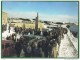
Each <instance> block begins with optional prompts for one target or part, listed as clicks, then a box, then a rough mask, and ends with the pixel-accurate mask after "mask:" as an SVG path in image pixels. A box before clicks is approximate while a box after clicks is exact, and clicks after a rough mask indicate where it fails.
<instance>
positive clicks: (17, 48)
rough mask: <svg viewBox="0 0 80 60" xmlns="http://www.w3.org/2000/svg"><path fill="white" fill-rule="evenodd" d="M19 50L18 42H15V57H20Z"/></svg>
mask: <svg viewBox="0 0 80 60" xmlns="http://www.w3.org/2000/svg"><path fill="white" fill-rule="evenodd" d="M21 49H22V46H21V44H20V42H19V41H17V42H16V44H15V50H16V54H17V57H20V53H21Z"/></svg>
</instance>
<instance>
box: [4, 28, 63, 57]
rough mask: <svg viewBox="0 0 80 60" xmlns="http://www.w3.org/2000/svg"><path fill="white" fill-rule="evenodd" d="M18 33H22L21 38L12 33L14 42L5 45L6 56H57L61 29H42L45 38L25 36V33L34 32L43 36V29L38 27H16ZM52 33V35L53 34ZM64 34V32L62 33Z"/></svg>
mask: <svg viewBox="0 0 80 60" xmlns="http://www.w3.org/2000/svg"><path fill="white" fill-rule="evenodd" d="M14 30H15V32H16V34H18V33H19V34H22V36H21V37H20V38H19V39H16V34H13V35H12V38H11V39H12V41H13V42H14V43H13V44H11V45H9V44H7V45H5V49H4V50H3V56H4V57H10V56H12V57H13V56H17V57H57V55H58V49H59V46H60V42H61V41H60V39H59V37H60V34H61V33H60V29H59V28H54V29H53V30H52V32H51V31H42V33H43V34H42V36H43V37H45V39H44V38H40V39H37V38H36V37H35V38H34V39H31V40H32V42H30V41H31V40H30V39H29V38H25V37H24V34H28V33H30V34H33V31H34V35H39V36H41V31H40V29H38V30H37V31H35V30H33V29H22V28H19V27H15V29H14ZM51 33H52V35H51ZM62 36H63V33H62Z"/></svg>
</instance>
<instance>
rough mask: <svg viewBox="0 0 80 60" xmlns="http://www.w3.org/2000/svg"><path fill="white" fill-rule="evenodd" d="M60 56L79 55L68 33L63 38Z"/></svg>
mask: <svg viewBox="0 0 80 60" xmlns="http://www.w3.org/2000/svg"><path fill="white" fill-rule="evenodd" d="M58 57H77V52H76V51H75V49H74V47H73V45H72V44H71V43H70V41H69V40H68V36H67V35H66V34H65V35H64V39H62V40H61V44H60V48H59V56H58Z"/></svg>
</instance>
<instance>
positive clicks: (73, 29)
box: [69, 25, 78, 38]
mask: <svg viewBox="0 0 80 60" xmlns="http://www.w3.org/2000/svg"><path fill="white" fill-rule="evenodd" d="M69 30H70V31H73V32H77V38H78V25H71V26H70V28H69Z"/></svg>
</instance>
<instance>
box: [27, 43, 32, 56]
mask: <svg viewBox="0 0 80 60" xmlns="http://www.w3.org/2000/svg"><path fill="white" fill-rule="evenodd" d="M31 51H32V48H31V46H30V44H29V43H27V48H26V54H27V55H26V57H31Z"/></svg>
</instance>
